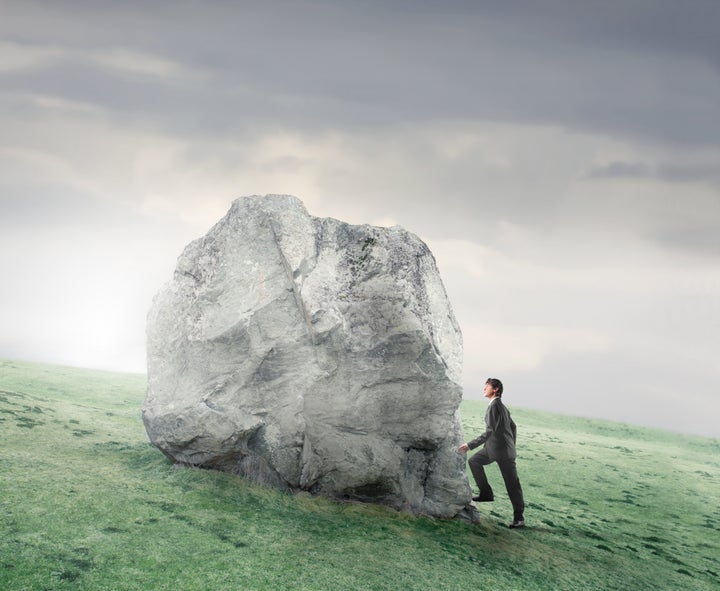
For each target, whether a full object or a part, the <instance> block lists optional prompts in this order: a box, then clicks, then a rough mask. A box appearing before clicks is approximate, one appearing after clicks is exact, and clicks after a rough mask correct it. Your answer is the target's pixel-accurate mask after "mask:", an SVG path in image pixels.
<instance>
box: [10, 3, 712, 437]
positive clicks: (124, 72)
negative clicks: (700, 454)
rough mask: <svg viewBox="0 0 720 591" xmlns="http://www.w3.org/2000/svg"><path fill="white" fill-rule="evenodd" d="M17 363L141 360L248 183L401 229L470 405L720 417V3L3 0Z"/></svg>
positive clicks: (635, 418)
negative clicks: (165, 310)
mask: <svg viewBox="0 0 720 591" xmlns="http://www.w3.org/2000/svg"><path fill="white" fill-rule="evenodd" d="M1 5H2V15H3V18H2V19H1V20H0V56H1V59H0V128H1V129H2V130H3V131H2V134H0V264H1V265H2V272H3V281H2V289H1V290H0V327H1V328H2V330H1V331H0V356H2V357H9V358H17V359H28V360H37V361H47V362H55V363H63V364H69V365H78V366H87V367H98V368H105V369H115V370H123V371H126V370H127V371H138V372H141V371H144V368H145V350H144V340H145V337H144V330H145V314H146V312H147V309H148V308H149V305H150V302H151V300H152V297H153V295H154V294H155V293H156V292H157V291H158V290H159V289H160V287H161V286H162V284H163V283H164V282H165V281H167V280H169V279H170V277H171V275H172V271H173V269H174V265H175V259H176V258H177V256H178V255H179V254H180V252H181V251H182V249H183V247H184V246H185V245H186V244H187V243H188V242H190V241H191V240H193V239H195V238H197V237H199V236H201V235H202V234H204V233H205V232H206V231H207V230H208V229H209V228H210V226H212V225H213V224H214V223H215V222H216V221H217V220H218V219H219V218H220V217H222V216H223V215H224V213H225V212H226V211H227V209H228V208H229V207H230V204H231V202H232V200H233V199H235V198H236V197H239V196H242V195H250V194H265V193H287V194H292V195H296V196H298V197H299V198H301V199H302V200H303V201H304V203H305V205H306V207H307V209H308V210H309V212H310V213H311V214H312V215H315V216H318V217H325V216H331V217H335V218H339V219H342V220H345V221H348V222H351V223H370V224H377V225H391V224H399V225H401V226H403V227H405V228H407V229H408V230H410V231H412V232H414V233H416V234H417V235H419V236H420V237H421V238H422V239H424V240H425V241H426V242H427V243H428V245H429V246H430V248H431V249H432V251H433V253H434V254H435V257H436V259H437V262H438V266H439V268H440V273H441V276H442V277H443V280H444V282H445V285H446V288H447V291H448V293H449V296H450V300H451V302H452V304H453V307H454V310H455V313H456V316H457V318H458V321H459V322H460V325H461V327H462V330H463V335H464V342H465V367H464V376H465V377H464V380H465V384H464V386H465V396H466V397H469V398H479V397H481V395H482V386H483V383H484V381H485V379H486V378H487V377H490V376H492V377H499V378H501V379H503V381H504V382H505V385H506V392H507V397H506V398H507V403H508V404H510V405H511V406H512V405H515V406H524V407H530V408H538V409H545V410H548V411H551V412H564V413H571V414H579V415H585V416H593V417H600V418H609V419H612V420H616V421H624V422H630V423H634V424H640V425H649V426H656V427H661V428H665V429H670V430H674V431H681V432H688V433H697V434H704V435H710V436H713V437H719V436H720V427H718V424H719V423H720V421H718V418H720V412H719V406H720V405H719V404H718V402H717V393H718V391H719V389H720V363H718V359H720V345H718V343H719V342H720V339H718V337H717V335H718V334H720V36H718V35H717V28H718V25H719V24H720V4H718V3H716V2H703V1H698V2H693V3H664V2H656V1H655V2H651V1H647V2H645V1H638V2H617V3H614V2H610V3H604V2H602V3H601V2H597V3H591V4H588V3H577V2H572V1H570V0H567V1H561V0H558V1H553V2H547V3H543V2H541V3H538V2H529V1H528V2H513V3H494V2H483V3H478V2H466V1H453V0H450V1H443V2H440V1H430V0H427V1H422V2H417V1H413V2H410V1H409V0H408V1H405V0H400V1H398V2H380V1H377V2H375V1H370V2H326V1H324V0H299V1H293V2H289V1H288V2H279V1H274V0H268V1H264V2H260V1H258V2H242V3H227V2H220V1H208V2H184V3H177V2H169V1H168V2H164V1H158V2H152V3H146V2H134V1H128V2H122V3H118V2H110V1H97V2H93V3H87V2H82V1H80V0H77V1H74V0H57V1H55V2H52V3H51V2H42V1H33V0H24V1H22V2H14V1H2V2H1Z"/></svg>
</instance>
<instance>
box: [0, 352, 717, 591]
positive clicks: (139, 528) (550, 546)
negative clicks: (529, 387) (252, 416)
mask: <svg viewBox="0 0 720 591" xmlns="http://www.w3.org/2000/svg"><path fill="white" fill-rule="evenodd" d="M144 388H145V377H144V376H140V375H124V374H113V373H104V372H98V371H88V370H80V369H70V368H63V367H53V366H45V365H37V364H30V363H25V362H17V361H0V589H2V590H3V591H20V590H33V591H35V590H38V591H39V590H61V589H83V590H88V591H91V590H92V591H99V590H108V591H122V590H135V589H137V590H143V591H157V590H163V589H166V590H169V591H185V590H188V591H189V590H198V591H213V590H233V591H234V590H262V589H268V590H281V589H282V590H303V589H304V590H326V589H327V590H332V591H338V590H353V591H355V590H368V591H379V590H398V591H400V590H402V591H407V590H413V589H417V590H424V591H427V590H430V591H434V590H442V589H447V590H465V589H467V590H471V589H483V590H494V589H502V590H532V591H536V590H544V589H547V590H553V591H556V590H562V589H577V590H582V591H586V590H592V589H618V590H623V591H626V590H633V591H638V590H643V589H647V590H653V591H655V590H658V589H669V590H670V589H671V590H675V589H677V590H681V589H682V590H685V589H698V590H714V591H717V589H719V588H720V563H719V560H718V557H720V535H719V532H720V441H718V440H715V439H707V438H701V437H691V436H683V435H678V434H671V433H665V432H661V431H656V430H650V429H643V428H637V427H632V426H628V425H622V424H616V423H609V422H603V421H596V420H587V419H580V418H572V417H564V416H559V415H552V414H546V413H541V412H535V411H529V410H523V409H520V408H514V406H513V401H512V397H511V396H510V395H508V396H507V398H506V404H507V405H508V406H509V407H510V408H511V410H512V412H513V417H514V419H515V421H516V422H517V423H518V431H519V434H518V447H519V454H520V456H519V459H518V470H519V473H520V478H521V481H522V484H523V488H524V491H525V498H526V504H527V510H526V523H527V527H526V528H525V529H524V530H511V529H508V528H507V523H508V522H509V521H510V519H511V517H512V510H511V507H510V502H509V500H508V499H507V496H506V494H505V490H504V487H503V485H502V479H501V477H500V473H499V471H498V469H497V467H496V466H490V467H489V468H488V474H489V477H490V480H491V483H492V484H493V487H494V488H495V498H496V500H495V502H494V503H489V504H488V503H484V504H482V505H480V507H479V509H480V512H481V515H482V519H481V521H480V523H478V524H469V523H465V522H461V521H443V520H437V519H429V518H416V517H412V516H409V515H406V514H402V513H398V512H396V511H393V510H391V509H388V508H384V507H377V506H369V505H361V504H357V503H339V502H332V501H329V500H326V499H321V498H314V497H310V496H308V495H306V494H298V495H290V494H285V493H282V492H279V491H275V490H270V489H266V488H262V487H258V486H255V485H252V484H249V483H247V482H245V481H243V480H241V479H239V478H237V477H235V476H232V475H228V474H222V473H218V472H211V471H206V470H199V469H176V468H174V467H173V465H172V464H171V463H170V462H169V461H168V460H167V459H166V458H165V456H164V455H163V454H162V453H160V452H159V451H158V450H156V449H155V448H153V447H152V446H151V445H150V444H149V443H148V441H147V438H146V435H145V432H144V429H143V425H142V421H141V418H140V406H141V403H142V399H143V396H144ZM508 394H511V393H510V392H509V393H508ZM484 411H485V404H484V402H481V401H465V402H463V406H462V417H463V426H464V429H465V431H466V434H467V435H468V438H469V436H470V435H471V434H475V433H477V432H479V431H480V430H481V429H482V426H483V415H484Z"/></svg>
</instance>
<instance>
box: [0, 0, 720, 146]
mask: <svg viewBox="0 0 720 591" xmlns="http://www.w3.org/2000/svg"><path fill="white" fill-rule="evenodd" d="M390 4H391V5H388V4H387V3H380V2H371V3H342V4H339V3H327V2H321V1H305V2H292V3H291V2H264V3H252V2H251V3H242V4H241V5H235V4H230V3H224V2H206V3H182V4H178V3H172V4H167V5H165V4H163V3H153V4H152V6H146V5H145V4H142V6H139V5H134V4H133V3H122V4H117V3H112V2H109V3H102V2H100V3H85V2H76V3H73V2H58V3H53V5H52V6H48V5H46V4H32V3H22V4H14V5H12V4H11V5H10V8H9V10H8V11H7V12H8V13H9V15H10V16H9V18H7V19H4V25H3V36H4V37H5V38H6V39H10V40H12V41H14V42H17V43H20V44H27V45H30V46H32V45H34V44H37V43H43V44H46V45H51V46H52V45H59V46H61V47H71V48H74V49H75V50H79V51H86V52H93V51H100V50H106V49H109V48H114V47H115V48H117V47H120V48H123V47H125V48H127V47H130V48H133V49H134V50H136V51H139V52H145V53H148V54H150V55H154V56H159V57H161V58H165V59H168V60H172V61H176V62H178V63H179V64H181V65H182V66H183V67H186V68H188V69H191V70H195V71H197V72H200V73H202V74H203V75H204V76H206V82H205V84H203V85H200V86H199V87H195V88H194V89H191V88H188V87H187V86H185V85H183V84H182V82H178V81H177V80H164V79H155V80H151V79H142V78H132V77H129V76H119V75H118V74H117V73H112V72H107V71H102V70H101V69H99V68H98V67H97V66H95V67H93V68H90V67H88V66H87V65H81V64H77V63H72V60H71V61H70V62H67V61H65V60H60V61H59V62H56V63H53V64H49V65H47V66H45V67H44V68H40V69H34V70H31V71H26V72H23V73H22V75H19V74H17V73H16V74H15V75H13V76H7V75H6V76H3V80H2V88H3V89H5V90H6V91H37V92H48V93H51V94H53V95H59V96H63V97H66V98H71V99H77V98H79V97H81V98H82V99H83V100H86V101H91V102H94V103H96V104H99V105H102V106H105V107H107V108H111V109H114V110H116V111H117V112H118V113H125V114H127V115H128V116H142V117H143V124H147V123H148V122H152V121H157V122H159V121H162V122H164V124H165V125H166V126H167V127H168V128H169V129H176V130H177V131H178V132H181V133H188V132H191V130H192V125H191V124H189V122H191V121H197V122H198V123H197V126H196V127H195V131H196V132H200V131H201V130H208V129H211V130H213V131H214V132H216V133H219V132H220V130H222V129H227V130H229V131H231V132H237V131H238V130H239V129H241V128H242V126H243V125H247V124H248V122H250V121H252V122H257V121H263V122H264V123H265V124H276V125H284V126H296V127H303V126H308V127H313V128H316V127H317V126H319V125H322V126H325V127H356V126H362V125H385V124H388V123H398V122H402V121H407V122H418V121H426V120H432V119H438V118H458V119H463V118H467V119H481V120H495V121H510V120H512V121H521V122H522V121H524V122H528V123H547V124H555V125H563V126H567V127H569V128H575V129H585V130H591V131H600V132H602V133H607V134H614V135H618V136H624V135H635V136H638V137H647V138H652V139H655V140H663V141H666V142H680V143H689V144H692V143H698V144H717V138H718V137H720V117H717V109H718V107H717V105H718V97H719V96H720V82H719V80H720V77H719V75H718V69H717V67H716V66H717V61H718V58H717V56H718V55H719V54H720V51H718V47H717V44H718V42H717V39H716V37H717V36H716V35H714V30H713V28H712V26H711V23H712V22H717V19H718V13H719V12H720V8H719V7H718V5H717V4H716V3H701V2H693V3H683V4H682V6H681V7H680V6H676V5H675V4H674V3H658V2H633V3H627V2H610V3H602V4H592V5H587V4H582V5H579V4H577V3H573V2H549V3H532V2H527V3H526V2H523V3H520V4H518V3H506V4H503V3H494V2H491V3H469V2H450V3H436V2H423V3H414V2H413V3H400V4H397V5H395V4H393V3H390ZM40 7H42V10H39V8H40ZM71 8H75V10H71ZM108 25H111V26H108ZM711 33H713V34H711Z"/></svg>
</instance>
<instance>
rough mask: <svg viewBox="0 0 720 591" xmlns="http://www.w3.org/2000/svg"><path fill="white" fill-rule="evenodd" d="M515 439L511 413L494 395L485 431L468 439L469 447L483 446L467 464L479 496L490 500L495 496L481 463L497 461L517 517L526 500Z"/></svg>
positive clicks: (516, 517) (515, 433)
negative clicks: (521, 482)
mask: <svg viewBox="0 0 720 591" xmlns="http://www.w3.org/2000/svg"><path fill="white" fill-rule="evenodd" d="M516 438H517V427H516V425H515V422H514V421H513V420H512V417H511V416H510V411H508V409H507V407H506V406H505V405H504V404H503V403H502V399H500V398H495V399H494V400H493V401H492V402H491V403H490V405H489V406H488V409H487V411H486V412H485V432H484V433H483V434H482V435H480V437H477V438H475V439H473V440H472V441H469V442H468V447H469V448H470V449H475V448H476V447H479V446H480V445H482V444H485V445H484V447H483V448H482V449H481V450H480V451H479V452H477V453H476V454H474V455H473V456H472V457H471V458H470V459H469V460H468V464H469V465H470V471H471V472H472V475H473V477H474V478H475V483H476V484H477V486H478V489H479V491H480V495H479V496H480V499H481V500H488V501H489V500H492V499H493V496H494V495H493V490H492V487H491V486H490V483H489V482H488V480H487V477H486V476H485V469H484V466H486V465H487V464H491V463H492V462H497V464H498V467H499V468H500V473H501V474H502V476H503V480H504V481H505V488H506V489H507V492H508V496H509V497H510V502H511V503H512V505H513V512H514V517H515V519H516V520H519V519H523V512H524V510H525V502H524V500H523V492H522V486H520V478H519V477H518V473H517V467H516V466H515V457H516V452H515V440H516Z"/></svg>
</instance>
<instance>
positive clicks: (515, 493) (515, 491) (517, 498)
mask: <svg viewBox="0 0 720 591" xmlns="http://www.w3.org/2000/svg"><path fill="white" fill-rule="evenodd" d="M497 463H498V466H499V467H500V473H501V474H502V477H503V480H504V481H505V488H506V489H507V493H508V496H509V497H510V502H511V503H512V506H513V519H514V520H515V521H522V520H523V513H524V511H525V501H524V499H523V491H522V486H520V477H519V476H518V473H517V467H516V465H515V460H498V461H497Z"/></svg>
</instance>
